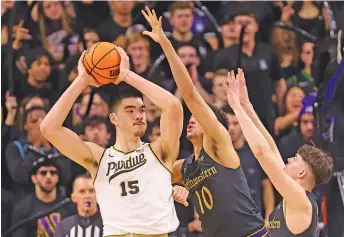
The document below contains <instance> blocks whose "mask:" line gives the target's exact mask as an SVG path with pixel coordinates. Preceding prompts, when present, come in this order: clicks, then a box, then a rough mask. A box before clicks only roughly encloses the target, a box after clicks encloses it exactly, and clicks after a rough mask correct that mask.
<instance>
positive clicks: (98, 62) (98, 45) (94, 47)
mask: <svg viewBox="0 0 344 237" xmlns="http://www.w3.org/2000/svg"><path fill="white" fill-rule="evenodd" d="M101 43H102V42H99V43H97V44H96V46H94V49H93V51H92V55H91V63H92V64H93V66H95V65H96V64H95V63H94V62H93V55H94V51H96V48H97V47H98V46H99V45H100V44H101ZM99 61H100V60H99ZM97 63H99V62H97ZM90 68H91V67H90ZM92 70H93V69H92Z"/></svg>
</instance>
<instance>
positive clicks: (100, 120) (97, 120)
mask: <svg viewBox="0 0 344 237" xmlns="http://www.w3.org/2000/svg"><path fill="white" fill-rule="evenodd" d="M100 124H105V126H106V130H107V131H108V132H110V128H109V123H108V120H107V119H106V118H104V117H101V116H93V117H87V118H86V119H85V120H84V122H83V124H82V125H83V126H82V127H83V129H82V131H83V132H85V129H86V128H87V127H89V126H90V127H94V126H97V125H100Z"/></svg>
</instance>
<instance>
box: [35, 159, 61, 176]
mask: <svg viewBox="0 0 344 237" xmlns="http://www.w3.org/2000/svg"><path fill="white" fill-rule="evenodd" d="M51 166H52V167H55V168H56V169H57V171H58V172H59V166H58V165H57V163H56V162H55V161H53V160H52V159H49V158H45V157H40V158H39V159H37V160H35V161H34V162H33V163H32V167H33V168H32V170H31V175H36V174H37V171H38V170H39V169H40V168H41V167H51Z"/></svg>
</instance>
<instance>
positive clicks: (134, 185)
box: [120, 180, 140, 197]
mask: <svg viewBox="0 0 344 237" xmlns="http://www.w3.org/2000/svg"><path fill="white" fill-rule="evenodd" d="M138 184H139V181H138V180H134V181H128V182H126V181H123V182H121V184H120V186H121V189H122V193H121V196H122V197H123V196H127V195H128V192H129V193H130V194H137V193H138V192H140V188H139V186H138Z"/></svg>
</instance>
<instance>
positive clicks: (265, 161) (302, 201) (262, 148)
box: [223, 71, 310, 211]
mask: <svg viewBox="0 0 344 237" xmlns="http://www.w3.org/2000/svg"><path fill="white" fill-rule="evenodd" d="M240 74H241V75H242V72H241V73H240V71H239V74H238V75H239V76H240ZM223 85H224V87H225V90H226V93H227V98H228V103H229V105H230V106H231V107H232V109H233V111H234V113H235V115H236V116H237V118H238V120H239V123H240V126H241V128H242V130H243V133H244V136H245V138H246V140H247V142H248V144H249V146H250V148H251V150H252V152H253V154H254V155H255V157H256V158H257V160H258V162H259V163H260V165H261V166H262V168H263V170H264V171H265V173H266V174H267V176H268V177H269V178H270V180H271V182H272V184H273V185H274V186H275V188H276V189H277V191H278V192H279V193H280V194H281V195H282V197H283V198H284V199H285V200H286V202H287V203H288V205H289V206H292V207H295V208H300V211H302V210H304V209H303V208H309V205H310V202H309V199H308V197H307V195H306V192H305V190H304V189H303V187H302V186H301V185H300V184H298V183H297V182H296V181H295V180H294V179H292V178H291V177H290V176H289V175H287V174H286V173H285V172H284V170H283V167H281V165H280V164H279V162H278V159H276V157H275V154H274V153H273V152H272V150H271V148H270V146H269V144H268V142H267V141H266V140H265V138H264V136H263V135H262V133H261V132H260V131H259V129H258V128H257V127H256V126H255V124H254V123H253V122H252V120H251V119H250V117H249V116H248V115H247V114H246V112H245V110H244V109H243V107H242V106H241V104H240V99H239V78H238V76H237V79H235V76H234V72H233V71H232V72H231V74H228V81H227V82H224V83H223Z"/></svg>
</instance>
